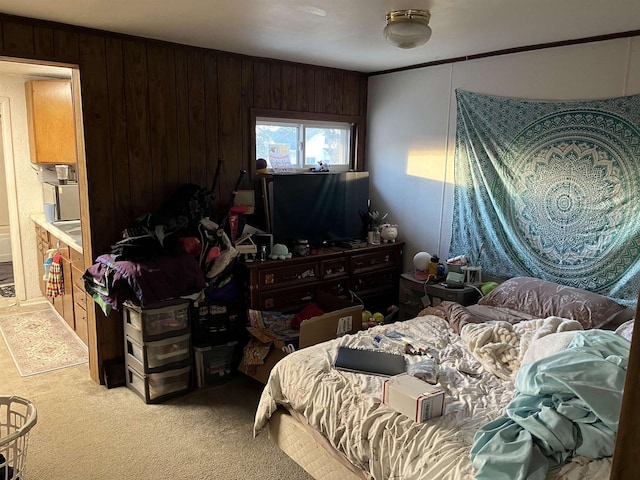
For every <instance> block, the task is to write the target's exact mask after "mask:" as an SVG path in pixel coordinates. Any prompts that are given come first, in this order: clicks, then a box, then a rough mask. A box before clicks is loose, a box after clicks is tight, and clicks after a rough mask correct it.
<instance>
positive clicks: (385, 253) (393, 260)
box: [351, 250, 400, 275]
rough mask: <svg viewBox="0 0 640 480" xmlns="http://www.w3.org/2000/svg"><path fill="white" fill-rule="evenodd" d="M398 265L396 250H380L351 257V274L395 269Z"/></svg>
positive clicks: (398, 258)
mask: <svg viewBox="0 0 640 480" xmlns="http://www.w3.org/2000/svg"><path fill="white" fill-rule="evenodd" d="M399 263H400V257H399V255H398V253H397V250H395V251H393V250H380V251H374V252H368V253H362V254H358V255H353V256H352V257H351V274H352V275H358V274H360V273H365V272H371V271H374V270H383V269H386V268H395V267H396V266H397V265H399Z"/></svg>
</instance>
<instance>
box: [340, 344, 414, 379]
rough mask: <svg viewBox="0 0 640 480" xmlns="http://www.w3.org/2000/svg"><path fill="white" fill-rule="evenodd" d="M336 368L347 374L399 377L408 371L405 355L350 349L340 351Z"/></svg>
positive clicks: (343, 348) (345, 348)
mask: <svg viewBox="0 0 640 480" xmlns="http://www.w3.org/2000/svg"><path fill="white" fill-rule="evenodd" d="M334 367H335V368H336V369H338V370H345V371H347V372H355V373H370V374H373V375H385V376H392V375H398V374H399V373H405V372H406V371H407V363H406V361H405V359H404V355H396V354H394V353H388V352H381V351H379V350H362V349H359V348H348V347H340V348H339V349H338V356H337V357H336V361H335V364H334Z"/></svg>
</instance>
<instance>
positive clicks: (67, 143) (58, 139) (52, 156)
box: [25, 80, 77, 164]
mask: <svg viewBox="0 0 640 480" xmlns="http://www.w3.org/2000/svg"><path fill="white" fill-rule="evenodd" d="M25 94H26V100H27V123H28V128H29V147H30V150H31V162H32V163H44V164H75V163H76V161H77V150H76V130H75V120H74V112H73V99H72V96H71V80H31V81H29V82H26V83H25Z"/></svg>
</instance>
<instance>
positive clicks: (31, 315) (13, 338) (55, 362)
mask: <svg viewBox="0 0 640 480" xmlns="http://www.w3.org/2000/svg"><path fill="white" fill-rule="evenodd" d="M0 332H1V333H2V336H3V338H4V341H5V342H6V344H7V347H8V349H9V351H10V352H11V356H12V358H13V360H14V362H15V363H16V367H17V368H18V371H19V372H20V375H22V376H23V377H27V376H29V375H36V374H38V373H43V372H50V371H52V370H57V369H59V368H66V367H71V366H74V365H79V364H81V363H87V362H88V361H89V354H88V352H87V347H86V346H85V345H84V344H83V343H82V341H81V340H80V339H79V338H78V336H77V335H76V334H75V333H74V332H73V331H72V330H71V329H70V328H69V326H68V325H67V324H66V323H65V321H64V320H63V319H61V318H60V317H59V316H58V314H57V313H56V312H55V311H54V310H53V309H50V310H42V311H35V312H23V313H17V314H14V315H1V316H0Z"/></svg>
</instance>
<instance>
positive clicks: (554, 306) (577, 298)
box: [478, 277, 626, 330]
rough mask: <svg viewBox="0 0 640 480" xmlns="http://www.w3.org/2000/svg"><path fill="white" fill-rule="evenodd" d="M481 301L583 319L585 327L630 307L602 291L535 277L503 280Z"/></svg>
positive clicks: (532, 312) (600, 323) (538, 314)
mask: <svg viewBox="0 0 640 480" xmlns="http://www.w3.org/2000/svg"><path fill="white" fill-rule="evenodd" d="M478 304H480V305H488V306H494V307H505V308H510V309H513V310H518V311H520V312H524V313H527V314H529V315H532V316H533V317H536V318H546V317H551V316H556V317H562V318H569V319H571V320H577V321H578V322H580V324H581V325H582V327H583V328H584V329H585V330H586V329H589V328H600V327H601V326H603V325H605V324H607V323H608V322H610V321H611V320H612V319H613V318H615V317H616V315H618V314H619V313H620V312H622V311H623V310H626V307H625V306H623V305H620V304H619V303H617V302H614V301H613V300H611V299H609V298H607V297H605V296H603V295H600V294H598V293H594V292H589V291H587V290H582V289H580V288H575V287H567V286H564V285H558V284H557V283H553V282H548V281H546V280H540V279H538V278H531V277H514V278H511V279H509V280H507V281H506V282H504V283H501V284H500V285H498V287H496V288H495V289H494V290H492V291H491V292H490V293H489V294H488V295H486V296H484V297H482V298H481V299H480V300H479V301H478Z"/></svg>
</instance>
